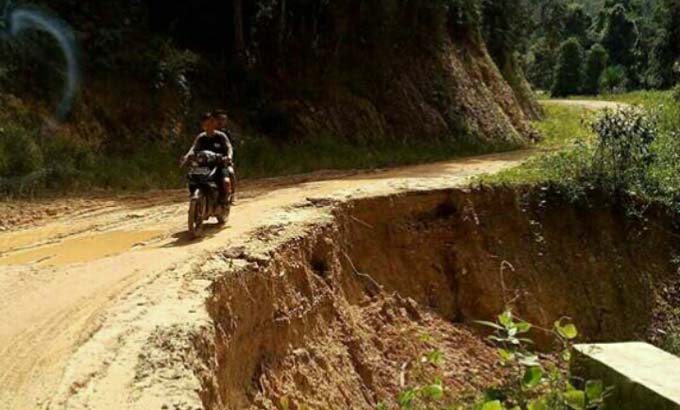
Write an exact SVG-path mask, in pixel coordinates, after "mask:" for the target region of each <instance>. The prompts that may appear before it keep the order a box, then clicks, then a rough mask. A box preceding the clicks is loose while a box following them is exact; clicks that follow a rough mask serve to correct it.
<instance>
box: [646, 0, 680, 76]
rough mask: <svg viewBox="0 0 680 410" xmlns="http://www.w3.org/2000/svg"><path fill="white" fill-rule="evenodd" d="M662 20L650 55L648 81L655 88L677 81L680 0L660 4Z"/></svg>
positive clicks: (679, 45) (668, 0) (665, 0)
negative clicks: (675, 73)
mask: <svg viewBox="0 0 680 410" xmlns="http://www.w3.org/2000/svg"><path fill="white" fill-rule="evenodd" d="M657 15H658V16H659V18H660V20H661V22H660V24H661V28H660V30H659V31H658V34H657V36H656V39H655V41H654V46H653V48H652V52H651V56H650V67H649V71H648V73H647V82H648V84H649V85H651V86H652V87H655V88H668V87H670V86H672V85H673V84H674V83H675V80H676V78H675V75H674V71H673V70H674V66H675V65H676V63H677V62H678V59H680V2H678V1H676V0H664V1H662V2H661V3H660V4H659V5H658V10H657Z"/></svg>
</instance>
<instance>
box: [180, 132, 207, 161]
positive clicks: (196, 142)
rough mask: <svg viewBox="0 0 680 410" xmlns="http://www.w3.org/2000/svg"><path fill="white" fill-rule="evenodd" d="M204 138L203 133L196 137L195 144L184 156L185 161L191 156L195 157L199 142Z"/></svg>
mask: <svg viewBox="0 0 680 410" xmlns="http://www.w3.org/2000/svg"><path fill="white" fill-rule="evenodd" d="M202 136H203V133H200V134H198V136H196V139H194V143H193V144H191V148H189V151H188V152H187V153H186V154H185V155H184V161H186V160H187V159H189V157H190V156H192V155H194V152H195V151H196V147H197V146H198V140H199V139H201V137H202Z"/></svg>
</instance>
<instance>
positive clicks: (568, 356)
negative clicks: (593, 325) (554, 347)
mask: <svg viewBox="0 0 680 410" xmlns="http://www.w3.org/2000/svg"><path fill="white" fill-rule="evenodd" d="M560 357H561V358H562V360H563V361H565V362H569V361H571V350H569V349H564V350H563V351H562V353H561V354H560Z"/></svg>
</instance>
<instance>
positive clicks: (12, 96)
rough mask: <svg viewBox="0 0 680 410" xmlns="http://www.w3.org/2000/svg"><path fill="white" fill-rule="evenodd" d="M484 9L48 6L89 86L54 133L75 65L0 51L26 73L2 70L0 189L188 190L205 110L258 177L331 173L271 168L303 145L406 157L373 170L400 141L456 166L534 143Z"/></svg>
mask: <svg viewBox="0 0 680 410" xmlns="http://www.w3.org/2000/svg"><path fill="white" fill-rule="evenodd" d="M478 6H479V4H478V3H477V2H476V1H474V0H465V1H457V2H444V1H442V2H439V1H437V2H431V1H417V2H409V3H408V4H405V5H398V6H396V5H391V2H388V1H381V2H372V3H371V4H370V5H369V4H367V3H365V2H362V1H341V2H333V3H330V2H325V1H319V2H311V3H309V2H296V1H288V2H286V1H281V2H280V1H257V2H252V3H251V2H248V3H245V2H244V3H241V1H229V2H224V3H218V2H211V1H206V0H204V1H198V2H191V3H190V4H189V3H177V4H174V3H173V4H170V3H167V2H160V1H154V0H147V1H142V2H139V1H131V0H130V1H121V2H111V3H101V4H79V3H74V2H70V1H65V0H64V1H52V2H49V7H48V6H47V5H43V6H41V7H40V8H39V9H40V10H41V11H46V12H48V13H50V14H51V15H58V16H61V17H62V18H63V19H65V20H66V21H67V23H68V24H69V25H70V26H72V28H73V29H74V30H75V32H76V35H77V38H78V40H79V44H80V49H81V50H80V51H81V53H80V54H81V57H82V64H83V72H84V79H83V88H82V89H81V91H80V94H79V98H78V100H77V101H76V103H75V105H74V108H73V111H72V112H71V115H70V116H69V117H68V118H67V120H66V122H65V123H64V124H60V125H59V126H56V127H55V126H54V124H53V121H51V120H49V118H50V116H51V113H52V112H53V107H54V106H55V101H57V99H58V96H59V91H60V90H61V87H62V82H63V78H62V76H61V74H60V73H61V69H57V70H53V69H52V68H53V67H60V66H63V61H61V58H60V56H59V53H58V52H57V50H56V48H55V47H54V45H53V44H52V42H51V39H50V38H48V37H47V36H44V35H36V34H30V35H25V36H23V37H22V38H20V39H18V40H11V41H4V42H1V43H0V56H2V57H3V58H2V61H4V62H7V61H11V62H12V63H11V64H9V63H4V64H5V65H6V67H3V69H2V70H0V84H1V85H2V94H3V97H2V98H3V104H2V107H3V108H2V110H1V112H0V121H2V123H3V124H4V125H5V126H4V130H3V131H2V134H1V135H0V177H1V178H2V179H1V180H0V182H2V183H0V189H2V190H4V191H9V192H15V191H17V190H28V191H33V190H35V189H39V188H41V187H44V186H47V187H48V188H56V189H62V188H64V187H66V188H69V187H70V188H83V187H88V186H104V187H117V188H135V187H141V188H149V187H163V186H177V185H178V184H179V181H181V179H180V174H179V173H178V172H177V170H175V165H174V164H175V158H176V157H177V156H178V155H179V154H180V153H181V152H182V151H183V150H185V149H186V147H187V146H188V144H189V142H190V141H191V140H192V138H193V135H194V134H195V132H196V130H197V125H196V119H197V117H198V116H199V115H200V113H201V112H204V111H207V110H210V109H213V108H215V107H224V108H226V109H228V110H229V111H230V113H231V120H232V125H231V126H232V128H233V130H234V131H236V134H238V140H239V141H238V142H239V146H240V151H241V154H242V157H241V158H242V162H241V164H242V168H243V173H244V174H245V175H250V176H261V175H266V174H271V173H281V172H287V171H288V172H292V171H296V170H307V169H309V168H315V167H318V166H323V164H324V163H321V164H319V161H316V162H315V163H314V164H309V166H307V167H305V166H301V167H299V168H294V169H290V167H286V166H284V165H281V166H271V164H267V165H269V166H270V168H266V167H265V165H263V163H267V162H269V163H271V162H272V160H271V158H274V159H275V160H274V162H276V159H280V158H277V157H279V156H277V154H276V152H279V151H280V150H281V149H283V150H286V149H288V148H286V147H289V146H301V144H302V145H304V144H307V145H310V144H311V146H312V147H311V148H309V149H308V150H307V151H309V152H314V150H315V149H316V148H314V147H313V146H314V144H318V141H321V140H323V141H326V142H324V144H326V145H329V144H330V145H331V146H335V145H339V146H341V147H343V149H344V150H345V151H346V152H350V153H351V152H352V150H353V148H352V147H364V148H365V147H366V146H368V147H369V148H370V149H371V150H372V151H371V152H373V153H372V154H370V155H366V158H367V159H365V160H363V163H361V162H355V163H349V164H347V165H348V166H355V165H359V166H370V165H374V166H380V165H386V164H392V163H399V162H400V161H401V160H399V159H398V158H397V157H398V155H396V153H395V154H394V155H391V156H392V157H394V159H393V160H382V162H381V163H375V164H370V162H371V160H370V158H371V157H375V156H378V157H380V156H381V155H380V154H381V153H380V150H381V148H382V147H392V148H393V147H394V146H395V145H398V146H400V147H403V148H400V149H401V151H412V150H413V149H414V148H412V147H413V146H415V145H419V146H420V145H423V144H425V145H432V144H435V145H436V148H434V149H430V150H431V151H436V152H446V153H447V155H452V154H453V153H455V152H456V150H460V149H463V148H464V147H467V148H468V149H469V148H470V147H473V148H474V150H476V151H484V150H493V149H500V148H504V147H509V146H518V145H521V144H523V143H524V142H526V141H528V139H529V138H530V137H531V134H532V131H531V129H530V127H529V125H528V123H527V120H528V119H532V118H535V117H537V116H539V115H540V112H541V111H540V108H539V107H538V105H537V104H536V102H535V100H534V97H533V94H532V92H531V90H530V88H529V86H528V84H527V83H526V81H525V80H524V77H523V75H522V73H521V71H520V68H519V65H518V64H515V63H513V61H511V60H509V61H504V62H499V64H501V68H502V72H501V70H499V69H498V67H497V66H496V64H495V63H494V61H493V59H492V57H490V55H489V53H488V51H487V48H486V45H485V43H484V40H483V36H482V34H481V31H482V27H483V25H484V20H483V17H482V16H481V15H480V13H479V9H478ZM496 57H497V56H495V55H494V58H496ZM496 59H497V58H496ZM497 60H498V59H497ZM506 79H508V80H509V82H508V81H506ZM509 83H510V84H511V85H512V86H510V85H509ZM37 90H40V91H37ZM36 113H39V114H36ZM50 124H51V125H50ZM16 139H20V140H21V143H19V144H13V143H10V142H9V141H10V140H16ZM3 141H4V142H3ZM328 141H330V142H328ZM16 145H18V147H17V146H16ZM376 147H379V148H376ZM317 148H318V147H317ZM362 149H363V148H362ZM329 150H330V151H331V152H332V150H333V148H331V149H329ZM337 150H338V151H342V150H340V149H337ZM263 153H264V154H263ZM382 154H383V155H384V156H387V157H390V154H389V151H385V152H383V153H382ZM305 155H307V154H306V153H305ZM305 155H297V156H298V157H304V156H305ZM322 155H323V154H322ZM310 156H313V155H311V154H310ZM339 156H347V155H344V154H343V155H339ZM15 157H23V158H25V159H26V158H27V159H28V161H26V160H25V159H24V162H27V164H26V165H23V166H22V167H18V166H17V165H16V161H15V160H14V159H13V158H15ZM406 157H408V158H406ZM55 158H60V161H59V163H56V162H55ZM404 158H405V159H403V161H408V162H413V161H417V160H418V156H417V155H410V156H408V155H405V156H404ZM428 158H432V159H435V158H434V156H432V155H430V156H429V157H428ZM300 161H304V158H300ZM392 161H394V162H392ZM289 162H293V161H289ZM327 162H328V161H327ZM375 162H378V161H377V160H376V161H375ZM340 165H342V164H340ZM329 166H331V167H335V166H337V161H331V163H330V165H329ZM102 169H105V170H106V171H103V170H102ZM140 179H141V180H143V181H144V182H143V183H138V182H136V181H138V180H140ZM26 181H28V182H26ZM25 185H28V187H25Z"/></svg>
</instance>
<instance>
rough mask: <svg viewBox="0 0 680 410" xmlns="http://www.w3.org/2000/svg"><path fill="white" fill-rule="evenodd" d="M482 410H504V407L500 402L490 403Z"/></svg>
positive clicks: (485, 404)
mask: <svg viewBox="0 0 680 410" xmlns="http://www.w3.org/2000/svg"><path fill="white" fill-rule="evenodd" d="M482 410H503V405H502V404H501V402H500V401H498V400H495V401H489V402H486V403H484V405H483V406H482Z"/></svg>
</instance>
